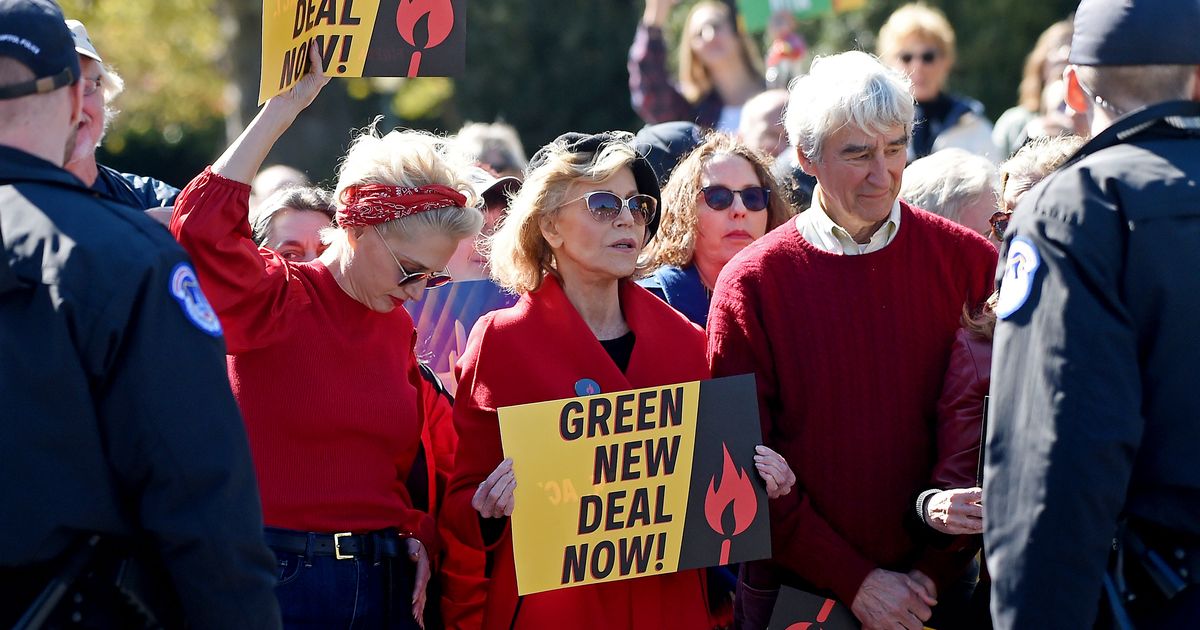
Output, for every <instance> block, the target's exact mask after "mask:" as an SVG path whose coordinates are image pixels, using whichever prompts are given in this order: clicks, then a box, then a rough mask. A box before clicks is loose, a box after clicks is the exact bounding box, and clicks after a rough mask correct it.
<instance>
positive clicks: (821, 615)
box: [787, 599, 837, 630]
mask: <svg viewBox="0 0 1200 630" xmlns="http://www.w3.org/2000/svg"><path fill="white" fill-rule="evenodd" d="M834 604H837V602H835V601H833V600H832V599H826V600H825V603H824V604H821V611H820V612H818V613H817V620H816V622H815V623H825V620H826V619H829V613H831V612H833V606H834ZM813 623H814V622H812V621H801V622H799V623H794V624H792V625H790V626H788V627H787V630H808V629H809V628H811V627H813Z"/></svg>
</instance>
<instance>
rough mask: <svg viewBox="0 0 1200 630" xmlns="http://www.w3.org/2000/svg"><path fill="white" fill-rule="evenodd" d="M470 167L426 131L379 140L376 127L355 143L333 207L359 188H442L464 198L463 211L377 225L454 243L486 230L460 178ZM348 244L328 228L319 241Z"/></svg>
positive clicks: (471, 194)
mask: <svg viewBox="0 0 1200 630" xmlns="http://www.w3.org/2000/svg"><path fill="white" fill-rule="evenodd" d="M466 172H467V165H466V164H464V163H462V162H461V160H459V159H457V158H455V157H454V156H453V154H452V153H451V152H450V151H449V147H448V144H447V141H446V140H445V139H444V138H439V137H437V136H434V135H433V134H430V133H426V132H423V131H411V130H410V131H392V132H390V133H388V134H387V135H384V136H380V135H379V134H378V132H376V130H375V128H374V126H372V127H370V128H368V129H366V130H365V131H364V132H363V133H362V134H361V135H359V136H358V137H357V138H355V139H354V142H353V143H351V145H350V151H349V152H347V153H346V157H344V158H342V164H341V167H340V169H339V170H338V183H337V187H336V188H335V189H334V193H333V197H334V203H335V204H336V205H337V207H338V208H339V209H340V208H343V207H345V205H346V204H345V196H344V194H345V191H346V189H347V188H349V187H350V186H356V185H359V184H383V185H386V186H406V187H418V186H430V185H434V184H440V185H442V186H448V187H450V188H453V189H455V190H457V191H458V192H460V193H462V194H463V195H464V196H466V198H467V202H466V204H465V205H464V206H462V207H458V206H452V207H449V208H442V209H440V210H431V211H429V212H420V213H417V214H413V215H410V216H407V217H403V218H400V219H395V220H392V221H388V222H387V223H383V224H380V225H379V229H380V230H382V231H383V232H385V233H387V232H393V233H396V234H400V235H402V236H406V237H407V236H412V235H413V234H414V233H415V232H418V231H421V230H434V231H437V232H441V233H444V234H447V235H449V236H451V237H453V238H459V239H462V238H467V237H469V236H474V235H475V234H478V233H479V230H480V229H481V228H482V227H483V212H482V211H481V210H480V209H479V208H478V207H477V206H478V205H479V203H478V197H477V196H476V195H475V192H474V191H473V189H472V188H471V184H470V182H468V181H467V179H466V178H465V177H463V176H462V173H466ZM344 239H345V231H344V230H343V229H342V228H340V227H331V228H325V229H324V230H322V231H321V240H322V241H323V242H325V243H327V244H331V245H332V244H336V243H337V242H338V241H339V240H344Z"/></svg>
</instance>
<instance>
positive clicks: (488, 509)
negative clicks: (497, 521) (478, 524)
mask: <svg viewBox="0 0 1200 630" xmlns="http://www.w3.org/2000/svg"><path fill="white" fill-rule="evenodd" d="M516 489H517V478H516V475H514V474H513V462H512V460H511V459H506V460H504V461H502V462H500V465H499V466H496V469H495V470H493V471H492V474H490V475H488V478H487V479H484V480H483V483H480V484H479V488H478V489H477V490H475V496H474V497H472V498H471V507H473V508H475V511H476V512H479V515H480V516H482V517H483V518H500V517H503V516H512V512H513V506H514V505H516V503H515V502H514V501H513V492H514V491H515V490H516Z"/></svg>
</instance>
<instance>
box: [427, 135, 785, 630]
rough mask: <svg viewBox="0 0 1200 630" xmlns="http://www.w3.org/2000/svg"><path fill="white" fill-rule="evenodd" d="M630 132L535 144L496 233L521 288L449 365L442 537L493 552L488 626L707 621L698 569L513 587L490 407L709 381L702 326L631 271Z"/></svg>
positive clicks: (635, 181) (505, 468)
mask: <svg viewBox="0 0 1200 630" xmlns="http://www.w3.org/2000/svg"><path fill="white" fill-rule="evenodd" d="M630 139H631V136H628V135H622V134H615V133H608V134H598V135H595V136H584V135H581V134H566V135H564V136H562V137H560V138H559V139H558V140H556V141H555V142H554V143H552V144H550V145H547V146H546V147H544V148H543V149H542V150H541V151H539V152H538V154H537V155H535V156H534V158H533V161H532V162H531V163H530V169H531V170H530V172H529V175H528V177H527V179H526V180H525V184H524V187H523V188H522V189H521V192H520V193H519V194H518V195H517V197H516V198H515V199H514V200H513V203H512V205H511V209H510V213H509V216H508V218H507V220H506V222H505V223H504V225H503V226H502V227H501V228H500V230H499V231H498V232H497V233H496V234H495V236H494V237H493V238H492V239H491V244H492V258H491V261H492V275H493V278H495V279H496V281H497V282H499V283H500V284H501V285H503V286H505V287H508V288H510V289H513V290H515V291H518V292H520V293H522V294H523V295H522V297H521V300H520V302H518V303H517V305H516V306H514V307H512V308H509V309H505V310H502V311H496V312H493V313H490V314H488V315H486V316H484V318H483V319H481V320H480V321H479V323H478V324H477V325H476V326H475V329H474V331H472V333H471V337H470V340H469V341H468V344H467V350H466V352H465V353H464V355H463V357H462V359H461V361H460V362H459V366H458V367H459V371H460V377H459V389H458V392H459V395H458V398H457V400H456V402H455V410H454V417H455V426H456V428H457V429H458V434H459V435H460V436H463V438H464V439H462V440H461V441H460V442H459V448H458V452H457V454H456V457H455V473H454V477H453V479H452V480H451V482H450V490H449V492H448V495H447V498H446V504H445V506H444V507H443V512H442V516H443V519H444V520H443V528H444V529H450V530H451V531H452V534H453V536H452V537H451V538H453V539H456V540H458V541H461V543H462V544H464V545H466V546H467V547H469V548H470V550H473V551H475V552H476V553H477V552H478V551H484V552H487V553H489V554H490V558H489V562H488V564H489V565H490V574H489V575H487V576H485V578H486V579H483V580H477V581H476V587H477V588H480V589H484V590H486V597H485V598H482V599H483V611H482V616H481V618H479V619H477V623H481V624H482V627H484V628H497V629H507V628H551V627H571V628H647V629H649V628H709V627H711V625H712V624H711V621H710V619H709V615H708V610H707V605H706V598H705V583H704V572H703V571H694V570H693V571H682V572H678V573H673V574H668V575H657V576H650V577H644V578H638V579H633V580H624V581H618V582H608V583H602V584H593V585H587V586H579V587H574V588H566V589H561V590H555V591H549V592H543V593H537V594H532V595H526V596H524V597H518V596H517V585H516V574H515V571H514V561H513V548H512V540H511V537H510V535H511V534H510V530H509V528H508V518H507V517H508V516H509V515H511V514H512V509H513V502H512V497H513V489H514V488H515V486H516V483H517V480H516V478H517V473H516V471H514V468H513V464H512V462H511V460H507V459H503V454H502V452H501V444H500V431H499V423H498V419H497V412H496V410H497V409H499V408H501V407H506V406H510V405H519V404H523V403H530V402H537V401H544V400H552V399H556V398H568V397H573V396H577V395H581V394H583V393H584V389H583V388H584V387H585V386H586V385H588V384H594V385H598V386H599V389H600V391H603V392H615V391H621V390H627V389H633V388H642V387H651V386H655V385H664V384H669V383H678V382H682V381H692V380H698V379H704V378H708V375H709V373H708V367H707V362H706V358H705V341H704V334H703V333H702V332H701V331H700V329H699V328H697V327H696V326H694V325H692V324H691V323H690V322H688V320H687V319H686V318H684V317H683V316H682V315H680V314H679V313H677V312H676V311H674V310H672V309H671V308H670V307H669V306H667V305H666V304H665V303H663V302H662V301H660V300H658V299H657V298H655V297H654V296H653V295H651V294H650V293H648V292H647V291H645V290H644V289H642V288H640V287H638V286H637V285H636V284H634V283H633V282H631V281H630V280H629V278H630V276H632V275H633V274H634V272H635V270H636V267H637V259H638V255H639V253H640V252H641V249H642V246H643V244H644V243H645V241H646V240H648V238H649V237H650V236H653V234H654V231H655V228H656V227H657V217H658V214H657V209H658V201H659V199H658V195H659V192H658V185H657V182H656V180H655V176H654V173H653V171H652V170H651V168H650V166H649V164H648V163H647V162H646V161H645V159H644V158H642V157H641V156H639V155H638V154H637V153H636V152H635V151H634V150H633V148H632V147H631V145H630ZM468 436H469V437H468ZM756 463H757V464H758V470H759V473H760V474H761V475H762V477H763V478H764V479H765V480H766V484H767V488H768V494H769V496H776V495H779V494H782V493H786V492H787V491H788V490H790V488H791V484H792V483H793V482H794V480H795V477H794V476H793V475H792V474H791V471H790V469H789V468H788V467H787V464H786V462H784V461H783V459H782V458H781V457H779V456H778V455H776V454H775V453H773V452H771V451H769V450H767V449H765V448H763V447H759V455H758V456H756ZM470 550H469V551H470ZM450 551H451V555H453V550H450ZM449 616H454V617H461V615H456V614H452V615H449Z"/></svg>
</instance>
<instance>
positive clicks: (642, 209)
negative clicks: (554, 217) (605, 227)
mask: <svg viewBox="0 0 1200 630" xmlns="http://www.w3.org/2000/svg"><path fill="white" fill-rule="evenodd" d="M580 199H582V200H583V201H584V202H585V203H587V209H588V212H590V213H591V214H592V218H593V219H595V220H597V221H600V222H601V223H604V222H607V221H615V220H616V218H617V217H619V216H621V209H622V208H629V214H630V215H631V216H633V222H634V223H636V224H637V225H649V223H650V222H651V221H653V220H654V215H655V213H657V212H658V202H657V201H655V200H654V197H651V196H650V195H643V194H640V193H639V194H636V195H633V196H631V197H629V198H628V199H622V198H621V197H620V196H619V195H617V194H616V193H611V192H608V191H607V190H595V191H592V192H590V193H587V194H586V195H584V196H582V197H580V198H579V199H572V200H571V201H568V202H567V203H574V202H576V201H579V200H580ZM563 205H564V206H565V205H567V204H566V203H565V204H563Z"/></svg>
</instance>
